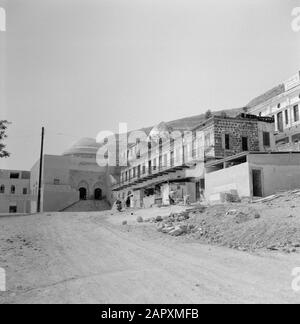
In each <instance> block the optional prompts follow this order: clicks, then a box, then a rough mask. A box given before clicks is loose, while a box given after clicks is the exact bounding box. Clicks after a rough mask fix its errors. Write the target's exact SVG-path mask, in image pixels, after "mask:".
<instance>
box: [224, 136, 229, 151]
mask: <svg viewBox="0 0 300 324" xmlns="http://www.w3.org/2000/svg"><path fill="white" fill-rule="evenodd" d="M225 150H230V135H229V134H225Z"/></svg>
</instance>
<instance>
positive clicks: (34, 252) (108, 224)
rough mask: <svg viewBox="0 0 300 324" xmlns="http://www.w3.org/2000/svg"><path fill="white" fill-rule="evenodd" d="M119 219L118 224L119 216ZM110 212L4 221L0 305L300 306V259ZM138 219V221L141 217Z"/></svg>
mask: <svg viewBox="0 0 300 324" xmlns="http://www.w3.org/2000/svg"><path fill="white" fill-rule="evenodd" d="M114 217H115V218H114ZM121 217H126V215H125V216H124V215H122V216H120V215H116V216H114V215H111V213H110V212H106V213H104V212H103V213H89V214H87V213H81V214H74V213H69V214H68V213H65V214H64V213H61V214H44V215H38V216H35V215H32V216H22V217H11V218H7V217H2V218H0V267H3V268H5V269H6V271H7V279H8V282H7V286H8V287H7V288H8V291H7V292H5V293H1V292H0V303H211V302H212V303H225V302H226V303H246V302H247V303H254V302H259V303H277V302H293V303H298V302H300V293H298V294H297V293H295V292H293V290H292V289H291V282H292V276H291V272H292V269H293V268H294V267H300V257H299V254H291V255H284V254H277V253H266V254H263V253H260V254H248V253H246V252H239V251H235V250H230V249H227V248H221V247H213V246H207V245H202V244H200V243H197V242H187V241H186V240H183V239H181V238H174V237H170V236H167V235H163V234H161V233H158V232H157V231H156V230H155V229H154V226H153V225H152V224H144V223H143V224H134V223H133V222H132V223H130V222H129V225H126V226H122V225H121ZM134 217H136V215H135V216H134Z"/></svg>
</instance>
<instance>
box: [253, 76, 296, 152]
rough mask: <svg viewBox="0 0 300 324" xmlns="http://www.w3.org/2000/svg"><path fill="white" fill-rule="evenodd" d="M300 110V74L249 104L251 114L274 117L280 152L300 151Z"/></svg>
mask: <svg viewBox="0 0 300 324" xmlns="http://www.w3.org/2000/svg"><path fill="white" fill-rule="evenodd" d="M299 109H300V72H298V73H297V74H295V75H294V76H293V77H291V78H290V79H289V80H287V81H285V82H283V83H282V84H281V85H279V86H277V87H275V88H274V89H272V90H270V91H268V92H266V93H265V94H263V95H261V96H259V97H257V98H255V99H254V100H252V101H251V102H250V103H249V104H248V111H249V113H251V114H255V115H258V116H270V117H271V116H273V117H274V120H275V132H276V134H275V137H276V146H277V150H278V151H300V111H299Z"/></svg>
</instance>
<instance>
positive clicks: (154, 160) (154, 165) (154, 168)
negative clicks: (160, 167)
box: [153, 159, 156, 170]
mask: <svg viewBox="0 0 300 324" xmlns="http://www.w3.org/2000/svg"><path fill="white" fill-rule="evenodd" d="M153 170H156V159H153Z"/></svg>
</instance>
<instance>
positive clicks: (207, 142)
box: [204, 133, 210, 147]
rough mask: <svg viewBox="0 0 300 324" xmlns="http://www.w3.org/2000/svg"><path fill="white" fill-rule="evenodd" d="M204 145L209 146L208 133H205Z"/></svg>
mask: <svg viewBox="0 0 300 324" xmlns="http://www.w3.org/2000/svg"><path fill="white" fill-rule="evenodd" d="M204 141H205V147H209V146H210V133H208V134H206V135H205V139H204Z"/></svg>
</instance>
